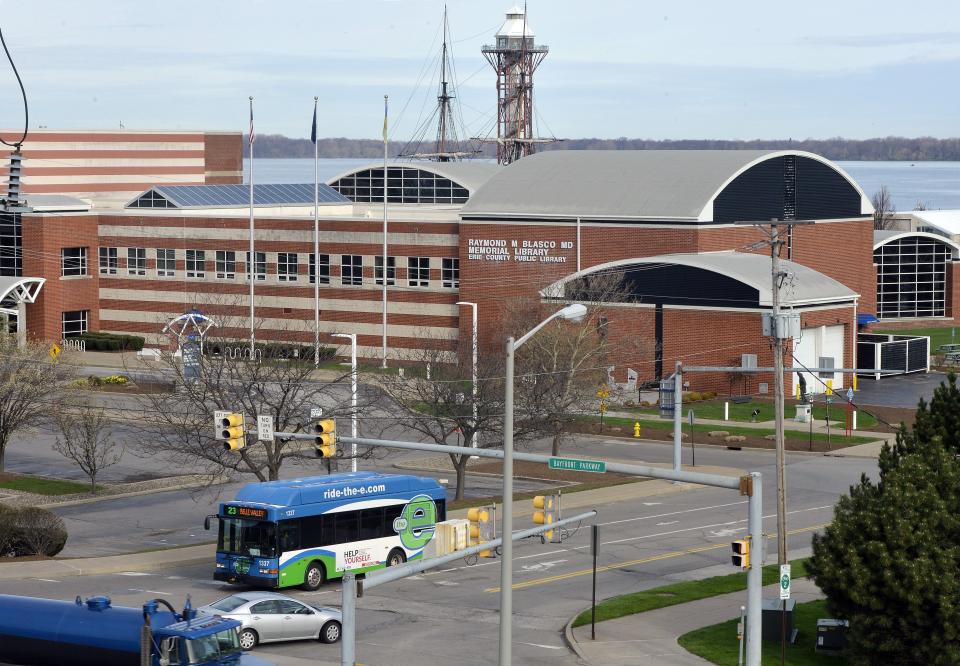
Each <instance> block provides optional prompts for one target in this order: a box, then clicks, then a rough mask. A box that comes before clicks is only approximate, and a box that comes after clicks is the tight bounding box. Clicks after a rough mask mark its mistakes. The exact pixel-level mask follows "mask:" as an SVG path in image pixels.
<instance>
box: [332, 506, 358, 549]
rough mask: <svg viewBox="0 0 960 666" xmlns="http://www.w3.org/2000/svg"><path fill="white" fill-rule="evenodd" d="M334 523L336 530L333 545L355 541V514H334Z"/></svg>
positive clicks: (356, 532)
mask: <svg viewBox="0 0 960 666" xmlns="http://www.w3.org/2000/svg"><path fill="white" fill-rule="evenodd" d="M333 515H334V521H335V527H334V529H335V530H336V541H335V542H334V543H350V542H351V541H356V540H357V535H358V534H359V531H360V530H359V526H360V525H359V524H360V521H359V520H358V516H357V514H356V513H353V512H348V513H335V514H333Z"/></svg>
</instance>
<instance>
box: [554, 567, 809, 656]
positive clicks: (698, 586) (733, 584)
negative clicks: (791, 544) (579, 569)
mask: <svg viewBox="0 0 960 666" xmlns="http://www.w3.org/2000/svg"><path fill="white" fill-rule="evenodd" d="M806 564H807V560H806V558H804V559H800V560H793V561H792V562H791V563H790V565H791V567H792V568H791V574H792V576H793V578H803V577H805V576H806V575H807V566H806ZM779 571H780V569H779V567H778V566H777V565H775V564H774V565H768V566H765V567H764V568H763V584H764V585H772V584H773V583H776V582H777V579H778V578H779V575H780V574H779ZM746 589H747V572H746V571H744V572H742V573H732V574H727V575H726V576H713V577H712V578H704V579H703V580H691V581H684V582H682V583H673V584H671V585H664V586H663V587H655V588H653V589H651V590H643V591H642V592H632V593H630V594H624V595H622V596H619V597H611V598H609V599H604V600H603V601H601V602H600V603H598V604H597V622H602V621H603V620H613V619H615V618H618V617H624V616H626V615H635V614H636V613H644V612H646V611H649V610H655V609H657V608H666V607H667V606H674V605H676V604H685V603H687V602H688V601H696V600H697V599H706V598H708V597H715V596H717V595H718V594H728V593H730V592H739V591H740V590H746ZM821 617H826V616H821ZM585 624H590V610H589V609H587V610H585V611H584V612H582V613H580V615H578V616H577V619H576V620H574V621H573V626H574V627H580V626H583V625H585ZM733 636H736V633H734V634H733ZM684 647H686V646H684ZM733 657H734V658H733V662H734V663H736V661H737V658H736V657H737V655H736V652H734V654H733Z"/></svg>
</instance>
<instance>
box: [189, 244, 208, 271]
mask: <svg viewBox="0 0 960 666" xmlns="http://www.w3.org/2000/svg"><path fill="white" fill-rule="evenodd" d="M204 259H205V255H204V252H203V250H187V277H188V278H202V277H206V275H207V266H206V262H205V261H204Z"/></svg>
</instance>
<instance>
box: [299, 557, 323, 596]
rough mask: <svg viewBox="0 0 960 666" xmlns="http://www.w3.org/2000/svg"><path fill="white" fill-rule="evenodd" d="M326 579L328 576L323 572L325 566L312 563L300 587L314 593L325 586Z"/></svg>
mask: <svg viewBox="0 0 960 666" xmlns="http://www.w3.org/2000/svg"><path fill="white" fill-rule="evenodd" d="M326 578H327V576H326V573H325V572H324V570H323V565H321V564H318V563H316V562H311V563H310V566H308V567H307V571H306V572H305V573H304V574H303V585H301V586H300V587H302V588H303V589H305V590H306V591H307V592H313V591H314V590H318V589H320V586H321V585H323V582H324V581H325V580H326Z"/></svg>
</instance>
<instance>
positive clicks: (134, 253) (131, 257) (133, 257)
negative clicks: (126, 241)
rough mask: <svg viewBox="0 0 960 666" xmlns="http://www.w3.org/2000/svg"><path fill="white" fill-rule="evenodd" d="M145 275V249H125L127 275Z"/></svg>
mask: <svg viewBox="0 0 960 666" xmlns="http://www.w3.org/2000/svg"><path fill="white" fill-rule="evenodd" d="M146 274H147V249H146V248H144V247H128V248H127V275H146Z"/></svg>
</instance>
